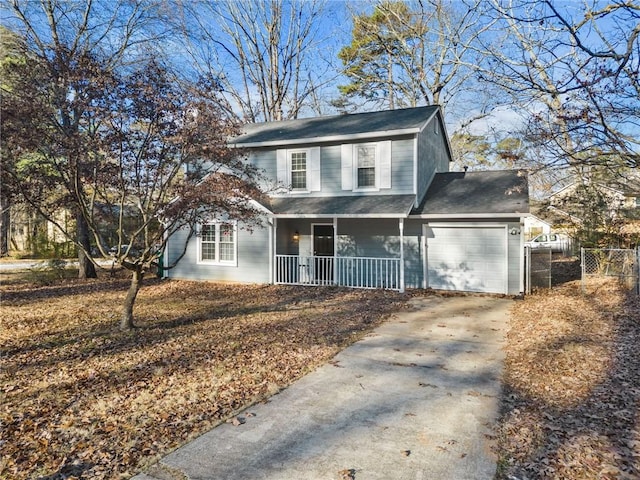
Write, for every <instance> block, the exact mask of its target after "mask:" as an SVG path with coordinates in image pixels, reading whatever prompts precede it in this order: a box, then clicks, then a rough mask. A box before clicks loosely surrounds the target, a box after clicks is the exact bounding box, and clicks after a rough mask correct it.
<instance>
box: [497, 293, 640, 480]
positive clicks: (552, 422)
mask: <svg viewBox="0 0 640 480" xmlns="http://www.w3.org/2000/svg"><path fill="white" fill-rule="evenodd" d="M587 301H588V302H589V304H590V306H591V308H593V309H595V310H596V311H600V312H602V309H603V306H602V305H601V304H599V303H598V301H597V299H594V297H590V298H589V299H588V300H587ZM621 303H622V304H621V305H615V306H613V307H612V308H610V309H608V311H606V312H604V314H605V315H611V316H612V318H613V319H614V336H613V338H611V339H610V340H609V341H604V345H605V346H606V348H607V350H608V351H609V352H613V357H612V358H611V364H610V365H609V366H608V368H607V372H606V376H607V377H606V379H605V380H604V381H602V382H600V383H598V384H596V385H595V386H594V387H593V388H592V389H591V390H590V392H589V393H588V395H586V396H585V397H584V398H582V399H579V400H578V401H577V402H575V403H574V405H571V406H569V407H562V406H559V405H554V404H551V403H549V402H547V401H545V400H544V399H543V398H539V397H537V396H534V395H531V394H529V393H527V392H524V391H521V390H519V389H518V388H517V387H513V386H510V385H505V391H504V395H503V396H504V398H506V399H507V400H506V405H504V404H503V412H502V415H501V422H503V423H504V422H506V421H508V419H509V417H510V416H512V415H519V414H522V413H525V414H532V415H533V418H537V422H538V423H539V424H541V427H540V431H539V432H538V434H539V435H540V436H539V438H534V437H535V432H532V431H531V430H529V431H526V432H523V433H520V432H518V435H521V434H524V435H528V436H529V440H530V441H531V440H532V441H533V443H534V445H536V446H537V448H536V449H534V451H533V452H531V453H530V454H528V455H527V456H526V458H518V459H516V463H515V465H513V466H512V467H511V468H509V467H508V466H507V465H504V464H503V465H502V468H503V470H504V469H506V470H507V471H500V470H499V471H498V475H497V476H496V478H497V479H504V478H587V477H589V478H591V477H590V476H591V475H596V476H597V478H629V479H630V478H640V465H639V463H638V457H639V453H640V438H639V433H638V431H639V429H640V426H639V425H638V418H639V411H640V356H639V355H638V354H637V348H638V345H640V321H639V312H638V309H637V305H638V303H639V302H638V297H636V296H635V295H634V294H633V293H630V294H628V295H627V296H626V298H624V299H623V301H622V302H621ZM634 305H635V306H636V307H634ZM576 327H579V325H574V328H576ZM602 342H603V340H600V342H596V344H602ZM584 345H587V346H593V345H594V342H593V341H592V340H590V339H588V337H587V336H585V335H583V334H582V333H581V332H570V333H568V334H567V335H565V336H564V337H562V338H561V339H558V340H556V341H553V342H550V343H545V344H544V345H541V346H540V348H538V349H536V350H534V351H532V352H530V353H529V355H530V359H529V362H531V363H532V364H537V363H538V361H536V358H541V360H540V361H539V363H540V364H542V363H544V360H543V358H544V357H549V355H550V354H551V355H560V354H561V352H562V351H563V350H564V351H567V350H570V349H571V347H573V346H584ZM569 375H571V372H569ZM527 426H529V427H530V425H529V424H527ZM603 452H604V455H603ZM576 458H578V459H576ZM581 462H582V463H581ZM507 475H508V476H507ZM513 475H515V476H513ZM592 478H595V477H592Z"/></svg>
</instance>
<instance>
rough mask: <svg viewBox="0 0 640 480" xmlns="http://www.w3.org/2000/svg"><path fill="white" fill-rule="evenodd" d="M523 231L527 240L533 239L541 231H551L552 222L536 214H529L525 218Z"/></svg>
mask: <svg viewBox="0 0 640 480" xmlns="http://www.w3.org/2000/svg"><path fill="white" fill-rule="evenodd" d="M522 233H523V234H524V238H525V240H531V239H532V238H533V237H535V236H537V235H540V234H541V233H551V223H549V222H547V221H545V220H543V219H541V218H539V217H536V216H535V215H529V216H528V217H525V219H524V226H523V228H522Z"/></svg>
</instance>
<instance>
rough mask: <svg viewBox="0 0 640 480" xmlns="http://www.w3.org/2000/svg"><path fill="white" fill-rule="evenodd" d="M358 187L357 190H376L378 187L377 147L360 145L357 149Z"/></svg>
mask: <svg viewBox="0 0 640 480" xmlns="http://www.w3.org/2000/svg"><path fill="white" fill-rule="evenodd" d="M356 157H357V158H356V162H357V164H356V165H357V167H356V169H357V173H356V185H357V188H375V186H376V146H375V145H358V146H357V147H356Z"/></svg>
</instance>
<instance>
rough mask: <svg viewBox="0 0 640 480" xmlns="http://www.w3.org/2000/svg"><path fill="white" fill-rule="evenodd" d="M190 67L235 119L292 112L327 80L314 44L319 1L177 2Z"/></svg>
mask: <svg viewBox="0 0 640 480" xmlns="http://www.w3.org/2000/svg"><path fill="white" fill-rule="evenodd" d="M183 6H184V9H183V11H184V25H185V27H184V32H185V38H186V39H187V40H188V51H189V52H190V54H191V56H192V59H193V63H194V66H195V68H196V70H198V71H199V72H200V73H201V74H204V75H206V76H208V77H210V78H211V79H212V80H214V81H215V82H218V83H219V85H220V86H221V88H222V90H223V91H224V92H225V95H226V96H227V101H228V110H229V111H230V112H236V113H238V112H239V116H240V117H241V119H242V120H243V121H247V122H256V121H272V120H283V119H291V118H297V117H298V115H299V114H300V113H301V111H302V110H303V109H304V108H305V107H307V106H309V105H311V104H313V103H314V102H315V101H316V100H317V98H316V96H315V95H316V94H317V92H318V89H320V88H321V87H322V85H323V84H325V83H326V82H327V81H328V80H327V78H325V74H326V73H327V72H328V71H329V69H328V67H323V66H322V65H321V64H320V62H318V61H317V60H318V57H319V56H321V55H322V52H321V51H320V48H319V47H318V45H317V43H316V42H317V41H318V37H319V32H318V29H319V25H320V20H321V18H322V17H321V16H322V12H323V8H324V2H323V1H321V0H308V1H304V2H297V1H293V2H292V1H285V0H268V1H264V0H245V1H242V2H217V1H214V0H210V1H207V2H193V3H192V2H188V1H185V2H183Z"/></svg>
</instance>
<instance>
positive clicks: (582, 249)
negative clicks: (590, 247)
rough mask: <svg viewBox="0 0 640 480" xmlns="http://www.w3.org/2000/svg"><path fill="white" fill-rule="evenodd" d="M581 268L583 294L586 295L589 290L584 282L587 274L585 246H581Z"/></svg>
mask: <svg viewBox="0 0 640 480" xmlns="http://www.w3.org/2000/svg"><path fill="white" fill-rule="evenodd" d="M580 270H581V275H580V278H581V283H582V294H583V295H584V294H585V293H586V291H587V289H586V286H585V283H584V276H585V265H584V247H580Z"/></svg>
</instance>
